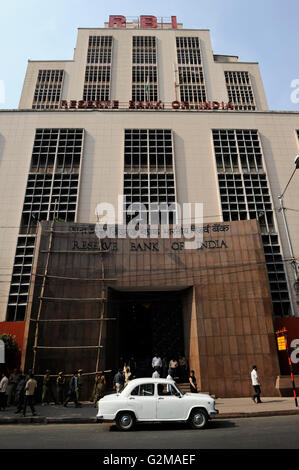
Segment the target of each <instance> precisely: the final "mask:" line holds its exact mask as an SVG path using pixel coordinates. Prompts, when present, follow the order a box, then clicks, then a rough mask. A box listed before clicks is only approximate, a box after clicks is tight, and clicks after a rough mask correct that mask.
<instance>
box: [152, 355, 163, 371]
mask: <svg viewBox="0 0 299 470" xmlns="http://www.w3.org/2000/svg"><path fill="white" fill-rule="evenodd" d="M156 367H158V368H160V367H162V359H161V357H159V355H158V354H155V356H154V357H153V360H152V368H153V369H155V368H156Z"/></svg>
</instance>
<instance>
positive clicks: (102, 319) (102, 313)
mask: <svg viewBox="0 0 299 470" xmlns="http://www.w3.org/2000/svg"><path fill="white" fill-rule="evenodd" d="M46 232H50V236H49V243H48V249H47V250H41V251H40V252H41V253H46V254H47V258H46V263H45V270H44V273H43V274H35V276H39V277H42V287H41V293H40V296H39V297H38V299H39V308H38V314H37V318H36V319H33V318H31V319H30V321H32V322H35V323H36V327H35V336H34V346H33V366H32V371H33V372H34V369H35V367H36V355H37V351H38V350H41V349H47V350H54V349H55V350H60V349H61V350H62V349H63V350H71V349H75V350H78V349H96V350H97V358H96V367H95V369H96V370H95V372H91V373H88V374H83V375H94V374H98V373H100V372H101V371H100V370H99V364H100V358H101V356H100V350H101V349H102V348H103V346H102V345H101V342H102V337H103V327H104V322H105V321H115V320H116V318H110V317H106V318H105V302H106V300H107V297H106V288H105V282H111V281H116V280H117V279H115V278H113V279H110V278H107V279H106V278H105V268H104V260H103V254H107V253H109V252H110V250H101V249H99V250H97V251H88V250H80V251H75V250H51V248H52V243H53V234H54V233H68V234H69V233H70V232H59V231H57V230H56V231H55V230H54V220H53V221H52V222H51V229H50V230H46ZM61 253H62V254H63V253H72V254H88V255H89V254H99V255H100V263H101V272H102V274H101V278H97V279H90V278H77V277H68V276H55V275H48V266H49V260H50V255H52V254H61ZM47 279H63V280H80V281H82V280H83V281H94V282H101V286H102V289H101V295H102V296H101V297H95V298H67V297H47V296H45V295H44V293H45V285H46V280H47ZM47 301H54V302H55V301H68V302H72V301H75V302H100V303H101V306H100V317H99V318H61V319H58V318H56V319H41V318H40V317H41V311H42V306H43V302H47ZM86 321H90V322H94V321H97V322H99V323H100V327H99V337H98V344H97V345H94V346H41V345H38V333H39V324H40V323H52V322H53V323H61V322H86ZM104 372H111V370H109V371H104Z"/></svg>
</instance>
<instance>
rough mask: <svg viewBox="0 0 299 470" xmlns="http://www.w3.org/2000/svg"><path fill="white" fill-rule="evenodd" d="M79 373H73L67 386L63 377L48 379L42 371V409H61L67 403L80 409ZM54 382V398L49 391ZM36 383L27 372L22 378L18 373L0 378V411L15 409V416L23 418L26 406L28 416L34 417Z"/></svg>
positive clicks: (81, 382) (80, 378)
mask: <svg viewBox="0 0 299 470" xmlns="http://www.w3.org/2000/svg"><path fill="white" fill-rule="evenodd" d="M82 372H83V370H82V369H79V370H77V371H74V373H73V375H72V377H71V378H70V380H69V382H68V384H67V382H66V377H65V375H64V373H63V372H62V371H61V372H59V373H58V376H55V378H54V377H53V376H51V371H50V370H46V373H45V375H44V376H43V377H42V382H41V386H42V395H41V401H42V405H43V406H45V405H49V404H50V403H51V402H54V404H55V405H60V404H61V405H63V406H65V407H67V404H68V402H69V401H73V402H74V403H75V406H76V407H80V406H81V403H80V401H79V400H80V394H81V391H82V388H83V376H82ZM54 382H55V385H56V394H55V393H54V391H53V386H54ZM37 388H38V382H37V380H36V378H35V377H34V375H33V373H32V371H31V370H29V371H28V373H27V374H26V375H23V374H21V373H20V372H19V371H18V370H16V369H15V370H14V371H13V372H12V373H11V374H6V373H4V372H3V373H2V374H1V378H0V411H4V410H5V409H6V408H7V407H10V406H12V405H15V406H16V407H17V410H16V411H15V413H23V416H25V415H26V409H27V406H29V407H30V409H31V411H32V415H33V416H34V415H36V413H35V408H34V402H35V399H36V392H37Z"/></svg>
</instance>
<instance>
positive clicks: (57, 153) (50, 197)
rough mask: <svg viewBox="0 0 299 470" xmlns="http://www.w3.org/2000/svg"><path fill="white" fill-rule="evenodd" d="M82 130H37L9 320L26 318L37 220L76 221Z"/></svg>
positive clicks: (23, 212) (14, 270)
mask: <svg viewBox="0 0 299 470" xmlns="http://www.w3.org/2000/svg"><path fill="white" fill-rule="evenodd" d="M83 138H84V131H83V129H37V130H36V133H35V139H34V144H33V151H32V157H31V166H30V172H29V174H28V179H27V186H26V191H25V198H24V203H23V209H22V216H21V223H20V229H19V237H18V241H17V247H16V255H15V260H14V266H13V273H12V278H11V286H10V293H9V300H8V306H7V321H23V320H24V318H25V313H26V307H27V301H28V293H29V285H30V277H31V271H32V265H33V256H34V247H35V239H36V233H37V228H38V222H39V221H42V220H53V218H54V217H55V218H57V219H59V220H64V221H68V222H73V221H75V217H76V210H77V203H78V191H79V175H80V165H81V160H82V152H83Z"/></svg>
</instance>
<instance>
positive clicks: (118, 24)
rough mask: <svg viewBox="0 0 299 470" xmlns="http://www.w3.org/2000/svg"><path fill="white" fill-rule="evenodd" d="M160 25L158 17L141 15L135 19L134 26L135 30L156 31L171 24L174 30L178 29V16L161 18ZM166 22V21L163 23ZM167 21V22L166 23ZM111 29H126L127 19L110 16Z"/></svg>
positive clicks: (121, 16)
mask: <svg viewBox="0 0 299 470" xmlns="http://www.w3.org/2000/svg"><path fill="white" fill-rule="evenodd" d="M159 20H160V23H158V20H157V17H156V16H153V15H141V16H140V17H139V18H134V19H133V21H132V24H133V25H134V27H135V28H140V29H156V28H158V27H160V28H161V27H163V24H165V23H169V24H171V27H172V29H177V27H178V23H177V19H176V16H172V17H171V18H170V19H169V18H159ZM163 20H164V21H163ZM165 20H166V21H165ZM108 27H109V28H126V27H127V19H126V17H125V16H123V15H110V16H109V24H108Z"/></svg>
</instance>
